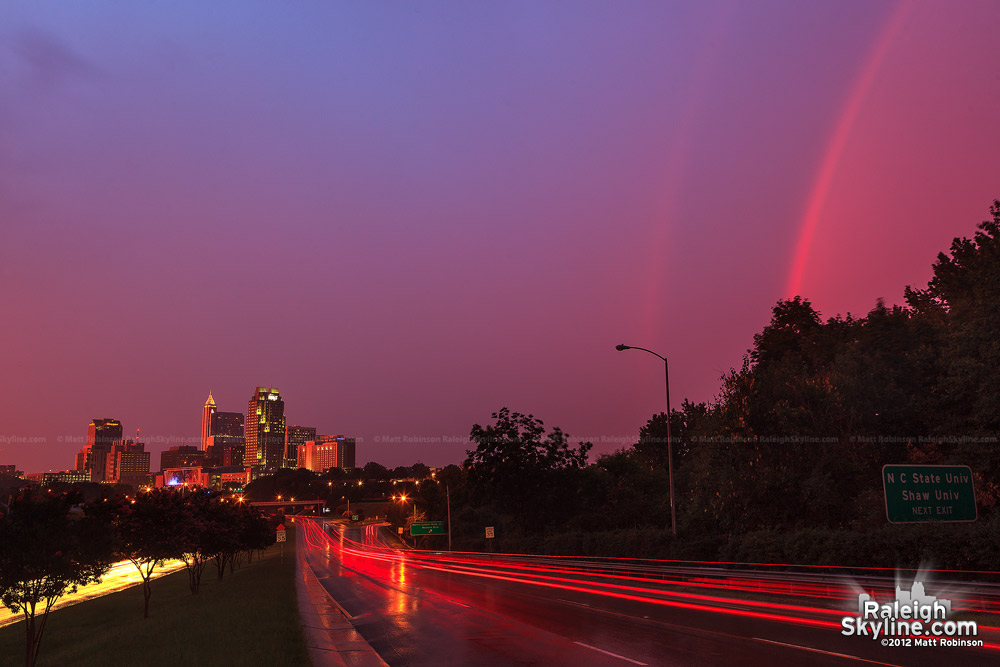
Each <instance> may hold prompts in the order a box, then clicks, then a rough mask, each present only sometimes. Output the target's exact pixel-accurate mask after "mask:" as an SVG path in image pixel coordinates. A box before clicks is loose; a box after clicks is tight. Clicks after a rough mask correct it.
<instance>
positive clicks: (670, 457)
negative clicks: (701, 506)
mask: <svg viewBox="0 0 1000 667" xmlns="http://www.w3.org/2000/svg"><path fill="white" fill-rule="evenodd" d="M615 349H616V350H618V351H619V352H623V351H625V350H642V351H643V352H649V353H650V354H651V355H653V356H654V357H658V358H660V359H662V360H663V378H664V380H665V381H666V387H667V474H668V475H669V477H670V530H671V531H673V534H674V537H677V508H676V507H675V505H674V448H673V443H672V442H671V441H670V367H669V365H668V364H667V358H666V357H664V356H663V355H661V354H657V353H656V352H653V351H652V350H647V349H646V348H644V347H635V346H634V345H615Z"/></svg>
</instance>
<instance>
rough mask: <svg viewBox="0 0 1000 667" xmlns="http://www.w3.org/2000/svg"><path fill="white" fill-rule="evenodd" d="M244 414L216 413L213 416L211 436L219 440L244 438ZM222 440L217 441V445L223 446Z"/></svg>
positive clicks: (210, 429)
mask: <svg viewBox="0 0 1000 667" xmlns="http://www.w3.org/2000/svg"><path fill="white" fill-rule="evenodd" d="M244 433H245V432H244V426H243V413H242V412H216V413H215V414H213V415H212V420H211V425H210V426H209V433H208V434H209V435H214V436H216V437H217V438H239V439H240V440H242V439H243V436H244ZM221 443H222V440H216V441H215V444H217V445H218V444H221Z"/></svg>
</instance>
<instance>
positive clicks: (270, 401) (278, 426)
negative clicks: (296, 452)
mask: <svg viewBox="0 0 1000 667" xmlns="http://www.w3.org/2000/svg"><path fill="white" fill-rule="evenodd" d="M246 432H247V444H246V451H245V453H244V455H243V463H244V464H245V465H248V466H260V467H261V469H263V470H277V469H278V468H280V467H282V466H283V465H284V462H285V402H284V401H283V400H281V394H279V393H278V390H277V389H274V388H271V389H268V388H267V387H257V390H256V391H255V392H254V394H253V396H251V397H250V404H249V406H248V408H247V422H246Z"/></svg>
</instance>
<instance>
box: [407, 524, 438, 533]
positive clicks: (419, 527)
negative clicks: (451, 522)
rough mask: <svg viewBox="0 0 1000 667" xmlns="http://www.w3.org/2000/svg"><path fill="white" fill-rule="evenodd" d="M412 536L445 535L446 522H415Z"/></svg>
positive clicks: (411, 529)
mask: <svg viewBox="0 0 1000 667" xmlns="http://www.w3.org/2000/svg"><path fill="white" fill-rule="evenodd" d="M410 535H444V521H414V522H413V523H411V524H410Z"/></svg>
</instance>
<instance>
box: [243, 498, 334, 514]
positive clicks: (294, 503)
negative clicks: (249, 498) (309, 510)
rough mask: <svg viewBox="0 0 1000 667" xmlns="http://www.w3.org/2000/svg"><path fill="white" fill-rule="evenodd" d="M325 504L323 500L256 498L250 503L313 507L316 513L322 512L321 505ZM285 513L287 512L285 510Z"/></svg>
mask: <svg viewBox="0 0 1000 667" xmlns="http://www.w3.org/2000/svg"><path fill="white" fill-rule="evenodd" d="M325 504H326V501H325V500H322V499H320V500H292V499H289V500H258V501H255V502H251V503H250V505H251V506H253V507H261V508H264V507H292V508H295V507H297V508H299V509H302V508H304V507H315V508H316V509H315V510H314V511H315V512H316V514H317V515H318V514H322V511H323V506H324V505H325ZM286 514H287V512H286Z"/></svg>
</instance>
